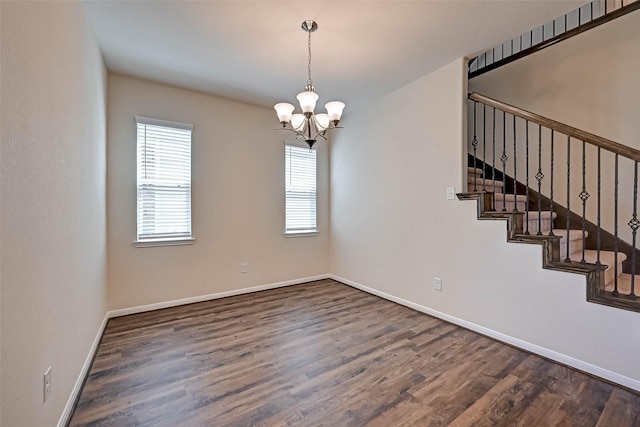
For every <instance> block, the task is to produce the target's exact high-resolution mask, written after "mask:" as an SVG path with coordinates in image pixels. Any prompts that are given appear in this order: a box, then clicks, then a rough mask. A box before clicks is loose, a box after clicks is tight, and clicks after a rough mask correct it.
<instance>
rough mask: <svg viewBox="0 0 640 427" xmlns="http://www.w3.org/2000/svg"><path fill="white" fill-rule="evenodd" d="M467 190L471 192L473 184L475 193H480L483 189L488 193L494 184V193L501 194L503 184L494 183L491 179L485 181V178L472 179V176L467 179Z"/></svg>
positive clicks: (500, 182) (499, 182)
mask: <svg viewBox="0 0 640 427" xmlns="http://www.w3.org/2000/svg"><path fill="white" fill-rule="evenodd" d="M467 183H468V184H469V185H468V188H469V191H473V189H474V184H475V188H476V189H477V191H482V190H483V189H484V190H486V191H489V192H492V191H493V184H494V183H495V189H496V191H495V192H496V193H498V192H500V193H501V192H502V187H503V186H504V184H503V183H502V181H494V180H492V179H485V178H476V179H474V178H473V175H471V176H470V177H469V180H468V181H467Z"/></svg>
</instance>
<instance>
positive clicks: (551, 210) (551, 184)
mask: <svg viewBox="0 0 640 427" xmlns="http://www.w3.org/2000/svg"><path fill="white" fill-rule="evenodd" d="M553 22H555V21H553ZM553 137H554V131H553V129H551V169H550V171H549V174H550V179H551V182H550V187H551V191H550V193H551V194H550V195H549V196H550V198H551V199H550V203H549V212H550V215H551V228H550V229H549V236H555V234H553V139H554V138H553ZM568 238H569V236H567V239H568ZM567 241H568V240H567Z"/></svg>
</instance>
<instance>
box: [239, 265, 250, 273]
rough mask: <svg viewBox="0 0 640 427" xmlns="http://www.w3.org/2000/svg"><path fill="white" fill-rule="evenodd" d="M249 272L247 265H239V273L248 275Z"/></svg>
mask: <svg viewBox="0 0 640 427" xmlns="http://www.w3.org/2000/svg"><path fill="white" fill-rule="evenodd" d="M248 272H249V264H247V263H246V262H243V263H242V264H240V273H248Z"/></svg>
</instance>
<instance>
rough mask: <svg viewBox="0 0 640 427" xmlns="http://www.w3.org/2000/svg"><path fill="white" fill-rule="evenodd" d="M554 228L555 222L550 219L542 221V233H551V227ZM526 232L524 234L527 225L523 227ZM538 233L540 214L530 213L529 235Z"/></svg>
mask: <svg viewBox="0 0 640 427" xmlns="http://www.w3.org/2000/svg"><path fill="white" fill-rule="evenodd" d="M552 226H553V221H551V220H550V219H549V218H546V219H545V218H544V217H543V218H542V220H541V221H540V231H542V232H543V233H545V234H548V233H549V230H551V227H552ZM523 227H524V230H522V232H526V231H527V229H526V224H525V225H523ZM537 233H538V213H537V212H529V234H537Z"/></svg>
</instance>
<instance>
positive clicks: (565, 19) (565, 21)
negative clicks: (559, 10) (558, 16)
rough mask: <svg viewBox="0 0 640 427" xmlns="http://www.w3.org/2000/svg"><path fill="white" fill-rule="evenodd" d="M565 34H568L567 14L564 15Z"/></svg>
mask: <svg viewBox="0 0 640 427" xmlns="http://www.w3.org/2000/svg"><path fill="white" fill-rule="evenodd" d="M564 32H565V33H566V32H567V14H566V13H565V15H564Z"/></svg>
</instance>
